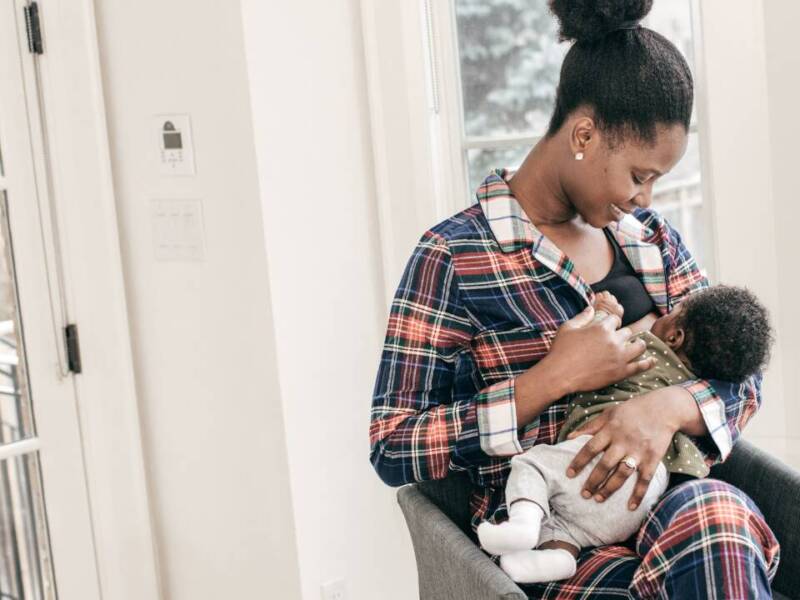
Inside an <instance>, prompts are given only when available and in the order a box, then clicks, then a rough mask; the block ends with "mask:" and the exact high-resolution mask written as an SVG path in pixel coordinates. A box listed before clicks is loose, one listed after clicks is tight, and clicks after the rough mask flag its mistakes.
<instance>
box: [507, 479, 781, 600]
mask: <svg viewBox="0 0 800 600" xmlns="http://www.w3.org/2000/svg"><path fill="white" fill-rule="evenodd" d="M675 480H676V481H673V482H671V486H670V487H669V488H668V489H667V491H666V492H665V493H664V495H663V496H662V497H661V499H660V500H659V501H658V502H657V503H656V504H655V505H654V506H653V508H652V510H651V511H650V512H649V513H648V515H647V518H646V519H645V521H644V523H643V524H642V527H641V528H640V530H639V531H638V532H637V533H636V534H635V535H633V536H631V538H630V539H628V540H626V541H625V542H623V543H621V544H611V545H606V546H599V547H595V548H584V549H583V550H582V551H581V553H580V555H579V556H578V569H577V571H576V573H575V575H573V576H572V577H571V578H569V579H563V580H561V581H555V582H551V583H534V584H520V587H521V588H522V589H523V590H524V591H525V593H526V594H527V595H528V597H529V598H536V599H547V600H573V599H578V598H581V599H583V598H591V599H592V600H605V599H611V598H614V599H619V598H637V599H638V598H659V599H661V598H675V599H686V600H699V599H703V598H713V599H718V600H722V599H726V600H739V599H744V598H753V599H758V600H763V599H764V598H771V597H772V592H771V591H770V583H771V582H772V580H773V578H774V577H775V573H776V572H777V569H778V562H779V560H780V547H779V545H778V540H777V539H776V538H775V535H774V534H773V532H772V530H771V529H770V528H769V526H768V525H767V523H766V521H765V520H764V516H763V515H762V514H761V511H760V510H759V509H758V507H757V506H756V504H755V503H754V502H753V501H752V499H751V498H750V497H749V496H748V495H747V494H746V493H744V492H743V491H742V490H740V489H739V488H737V487H734V486H732V485H730V484H729V483H726V482H724V481H720V480H718V479H708V478H707V479H689V480H683V481H681V480H680V478H677V477H676V478H675ZM494 558H495V559H496V557H494Z"/></svg>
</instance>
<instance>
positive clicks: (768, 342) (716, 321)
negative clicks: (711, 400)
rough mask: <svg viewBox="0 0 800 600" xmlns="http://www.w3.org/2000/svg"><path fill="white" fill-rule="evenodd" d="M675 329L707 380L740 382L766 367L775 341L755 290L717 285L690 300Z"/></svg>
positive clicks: (699, 372)
mask: <svg viewBox="0 0 800 600" xmlns="http://www.w3.org/2000/svg"><path fill="white" fill-rule="evenodd" d="M682 305H683V307H682V309H681V313H680V315H678V319H677V321H676V326H679V327H682V328H683V329H684V335H685V336H686V338H685V341H684V344H683V351H684V352H685V353H686V357H687V358H688V359H689V362H690V363H691V367H692V371H694V373H695V374H696V375H697V376H698V377H700V378H702V379H720V380H722V381H730V382H731V383H741V382H742V381H743V380H745V379H747V378H748V377H750V376H751V375H753V374H755V373H756V372H758V371H760V370H762V369H763V368H765V367H766V365H767V364H768V362H769V357H770V351H771V347H772V344H773V342H774V337H773V331H772V327H771V326H770V323H769V313H768V312H767V309H766V308H764V306H763V305H762V304H761V303H760V302H759V300H758V298H756V296H755V294H753V293H752V292H751V291H750V290H748V289H746V288H743V287H737V286H729V285H715V286H712V287H708V288H706V289H703V290H702V291H699V292H695V293H693V294H691V295H690V296H687V297H686V298H685V299H684V300H683V302H682Z"/></svg>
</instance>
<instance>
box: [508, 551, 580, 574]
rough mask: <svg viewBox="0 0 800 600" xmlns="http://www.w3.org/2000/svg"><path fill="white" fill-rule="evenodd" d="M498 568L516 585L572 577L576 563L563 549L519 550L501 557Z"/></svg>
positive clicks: (576, 566)
mask: <svg viewBox="0 0 800 600" xmlns="http://www.w3.org/2000/svg"><path fill="white" fill-rule="evenodd" d="M500 568H501V569H503V571H505V572H506V573H507V574H508V576H509V577H510V578H511V579H512V580H514V581H516V582H517V583H538V582H540V581H558V580H559V579H566V578H568V577H572V576H573V575H575V571H576V570H577V568H578V561H577V560H576V559H575V557H574V556H572V554H570V553H569V551H568V550H564V549H563V548H547V549H544V550H519V551H517V552H511V553H510V554H504V555H502V556H501V557H500Z"/></svg>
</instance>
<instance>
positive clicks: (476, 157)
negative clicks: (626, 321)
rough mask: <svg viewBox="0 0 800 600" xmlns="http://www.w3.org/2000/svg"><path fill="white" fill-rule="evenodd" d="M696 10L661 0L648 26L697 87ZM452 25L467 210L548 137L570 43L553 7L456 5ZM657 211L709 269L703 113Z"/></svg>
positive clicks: (658, 189) (532, 1)
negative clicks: (489, 183) (493, 175)
mask: <svg viewBox="0 0 800 600" xmlns="http://www.w3.org/2000/svg"><path fill="white" fill-rule="evenodd" d="M692 9H693V7H692V0H660V1H659V2H657V3H654V6H653V9H652V11H651V13H650V14H649V15H648V17H647V19H645V21H644V22H643V24H644V25H645V26H647V27H650V28H651V29H654V30H656V31H658V32H659V33H661V34H662V35H664V36H665V37H667V38H668V39H670V40H671V41H672V42H673V43H675V45H676V46H677V47H678V48H679V49H680V50H681V51H682V52H683V54H684V56H685V57H686V59H687V61H688V62H689V65H690V67H691V69H692V73H693V74H694V75H695V80H697V71H696V70H695V68H694V65H695V57H694V47H695V41H694V36H693V34H692V25H693V19H692ZM451 18H454V19H455V25H454V27H453V28H452V31H454V32H455V36H456V42H455V43H454V45H453V46H454V50H455V53H456V54H457V58H456V59H455V60H452V61H447V60H446V59H445V61H444V62H445V68H448V66H447V65H448V63H449V65H450V68H453V69H454V70H455V71H456V72H457V75H456V77H455V78H454V80H455V81H457V84H456V85H457V87H458V88H459V89H458V90H457V94H456V96H460V102H459V104H460V106H459V107H458V108H459V109H460V111H459V112H460V114H461V123H460V129H461V147H460V152H461V160H462V162H463V173H464V176H465V179H466V181H465V192H466V194H465V205H468V204H471V203H472V202H473V201H474V191H475V189H476V188H477V186H478V185H479V184H480V182H481V181H482V180H483V178H484V177H485V176H486V174H487V173H488V172H489V170H490V169H492V168H494V167H509V168H514V169H515V168H518V167H519V165H520V164H521V162H522V160H523V159H524V158H525V156H526V154H527V152H528V151H529V150H530V148H531V147H532V146H533V145H534V144H535V143H536V142H537V141H538V140H539V139H540V137H541V136H542V135H543V134H544V133H545V131H546V129H547V124H548V122H549V118H550V115H551V113H552V108H553V102H554V98H555V89H556V85H557V83H558V76H559V70H560V67H561V62H562V60H563V57H564V54H566V52H567V50H568V49H569V43H558V39H557V22H556V19H555V17H554V16H553V15H552V14H551V13H550V11H549V9H548V6H547V0H453V10H452V12H451ZM698 93H699V86H697V85H696V86H695V96H697V95H698ZM653 207H654V208H655V209H656V210H658V211H659V212H660V213H661V214H663V215H664V217H666V219H667V220H668V221H669V222H670V223H671V224H672V225H673V226H675V227H676V228H677V229H678V230H679V231H680V232H681V235H682V236H683V238H684V241H685V243H686V245H687V246H688V247H689V249H690V250H691V251H692V252H693V254H694V255H695V256H696V257H697V260H698V262H699V264H701V265H707V264H708V262H707V260H706V259H707V258H710V257H708V256H707V255H708V254H709V253H710V251H711V247H710V246H711V245H710V244H707V245H704V239H705V236H704V235H703V234H704V217H703V194H702V189H701V165H700V140H699V134H698V123H697V120H696V110H695V111H693V122H692V126H691V131H690V139H689V146H688V149H687V151H686V154H685V155H684V157H683V159H682V160H681V161H680V162H679V163H678V164H677V165H676V166H675V168H674V169H673V170H672V172H670V173H668V174H667V175H665V176H664V177H662V178H661V180H660V181H659V182H657V184H656V186H655V189H654V196H653Z"/></svg>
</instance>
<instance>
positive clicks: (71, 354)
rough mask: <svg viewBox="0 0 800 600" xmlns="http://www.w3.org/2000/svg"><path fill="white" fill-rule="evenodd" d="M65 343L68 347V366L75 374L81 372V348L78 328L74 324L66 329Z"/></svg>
mask: <svg viewBox="0 0 800 600" xmlns="http://www.w3.org/2000/svg"><path fill="white" fill-rule="evenodd" d="M64 341H65V342H66V345H67V366H68V367H69V370H70V371H72V372H73V373H80V372H81V347H80V344H79V343H78V326H77V325H75V324H74V323H73V324H71V325H67V326H66V327H65V328H64Z"/></svg>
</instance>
